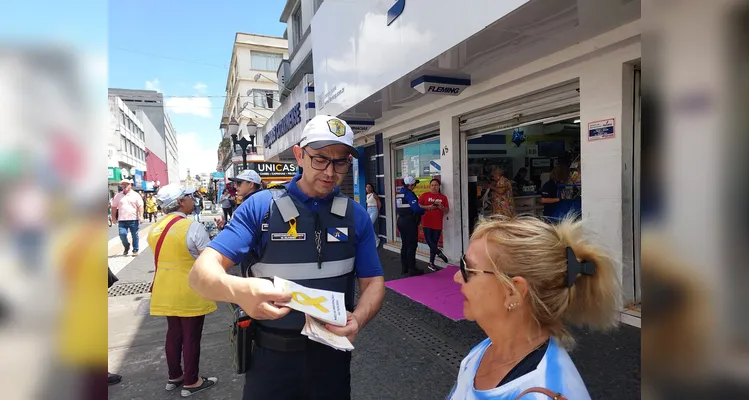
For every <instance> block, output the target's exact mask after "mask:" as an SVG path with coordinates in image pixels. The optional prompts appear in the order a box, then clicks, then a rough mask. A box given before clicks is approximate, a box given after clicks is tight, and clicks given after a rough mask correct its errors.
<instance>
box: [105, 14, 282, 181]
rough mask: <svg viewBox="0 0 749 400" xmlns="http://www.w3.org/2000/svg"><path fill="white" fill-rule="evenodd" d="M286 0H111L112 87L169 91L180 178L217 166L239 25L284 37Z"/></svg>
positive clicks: (248, 30)
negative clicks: (222, 122) (283, 21)
mask: <svg viewBox="0 0 749 400" xmlns="http://www.w3.org/2000/svg"><path fill="white" fill-rule="evenodd" d="M284 4H285V1H284V0H253V1H227V0H221V1H216V2H210V1H204V0H187V1H185V0H182V1H177V0H158V1H154V0H128V1H119V0H110V1H109V10H108V14H109V27H108V32H109V42H108V62H109V63H108V67H109V87H115V88H125V89H153V90H158V91H160V92H161V93H163V94H164V97H165V99H164V101H165V104H166V106H167V113H168V114H169V117H170V119H171V121H172V125H173V126H174V129H175V130H176V131H177V142H178V146H179V165H180V179H184V178H185V177H186V170H187V169H188V168H189V169H190V174H191V175H193V176H194V175H195V174H197V173H201V172H212V171H215V170H216V164H217V161H218V160H217V159H216V150H217V149H218V144H219V142H220V140H221V133H220V131H219V128H218V127H219V123H220V120H221V112H222V108H223V104H224V95H225V89H226V78H227V75H228V65H229V62H230V60H231V53H232V47H233V43H234V36H235V34H236V33H237V32H245V33H257V34H261V35H268V36H282V35H283V31H284V29H285V28H286V26H285V24H282V23H280V22H279V18H280V17H281V11H282V10H283V7H284Z"/></svg>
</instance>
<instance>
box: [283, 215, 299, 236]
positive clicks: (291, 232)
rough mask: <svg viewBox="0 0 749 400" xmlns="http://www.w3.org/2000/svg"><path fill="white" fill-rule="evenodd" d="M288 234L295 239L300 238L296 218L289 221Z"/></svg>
mask: <svg viewBox="0 0 749 400" xmlns="http://www.w3.org/2000/svg"><path fill="white" fill-rule="evenodd" d="M286 234H287V235H289V236H291V237H293V238H296V237H297V236H299V234H298V233H296V218H292V219H290V220H289V231H288V232H286Z"/></svg>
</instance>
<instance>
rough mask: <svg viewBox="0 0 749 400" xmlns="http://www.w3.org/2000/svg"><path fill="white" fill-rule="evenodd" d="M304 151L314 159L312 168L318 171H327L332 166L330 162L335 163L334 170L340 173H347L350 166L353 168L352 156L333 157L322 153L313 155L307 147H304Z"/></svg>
mask: <svg viewBox="0 0 749 400" xmlns="http://www.w3.org/2000/svg"><path fill="white" fill-rule="evenodd" d="M302 151H304V152H305V153H306V154H307V155H308V156H309V157H310V159H311V160H312V162H311V163H310V165H311V166H312V168H313V169H316V170H318V171H325V170H326V169H328V167H329V166H330V163H333V170H334V171H335V172H336V173H339V174H345V173H347V172H348V170H349V168H351V156H348V157H346V158H336V159H332V158H328V157H325V156H321V155H312V154H310V153H309V152H308V151H307V149H302Z"/></svg>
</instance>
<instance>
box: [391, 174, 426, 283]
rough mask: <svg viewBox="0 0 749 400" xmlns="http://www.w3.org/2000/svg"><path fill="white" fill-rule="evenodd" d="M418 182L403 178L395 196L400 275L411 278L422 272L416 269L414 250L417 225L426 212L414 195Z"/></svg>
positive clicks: (417, 242)
mask: <svg viewBox="0 0 749 400" xmlns="http://www.w3.org/2000/svg"><path fill="white" fill-rule="evenodd" d="M418 184H419V181H418V180H417V179H415V178H414V177H413V176H411V175H409V176H407V177H405V178H403V186H402V187H401V188H400V189H399V190H398V194H397V195H395V212H396V214H397V215H398V221H397V225H398V232H399V233H400V237H401V273H403V274H409V275H412V276H415V275H422V274H424V271H422V270H420V269H418V268H416V249H417V247H418V246H419V224H420V223H421V216H422V215H424V212H425V211H426V210H425V209H424V208H422V207H421V206H420V205H419V199H418V198H417V197H416V194H415V193H414V189H415V188H416V185H418Z"/></svg>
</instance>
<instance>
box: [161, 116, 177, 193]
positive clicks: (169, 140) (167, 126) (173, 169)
mask: <svg viewBox="0 0 749 400" xmlns="http://www.w3.org/2000/svg"><path fill="white" fill-rule="evenodd" d="M164 133H165V137H164V138H165V139H166V140H165V142H166V158H165V160H166V165H167V170H168V171H169V182H168V183H170V184H171V183H179V181H180V176H179V145H178V143H177V133H176V131H175V130H174V127H173V126H172V121H171V120H170V119H169V114H166V113H164Z"/></svg>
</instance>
